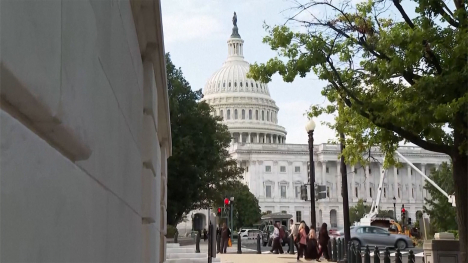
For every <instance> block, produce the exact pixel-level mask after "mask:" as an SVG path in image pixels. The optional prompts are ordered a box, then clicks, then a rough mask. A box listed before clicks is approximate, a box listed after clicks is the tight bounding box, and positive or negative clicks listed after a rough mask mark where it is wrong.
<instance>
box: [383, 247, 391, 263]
mask: <svg viewBox="0 0 468 263" xmlns="http://www.w3.org/2000/svg"><path fill="white" fill-rule="evenodd" d="M383 262H384V263H390V262H391V260H390V250H389V249H388V247H387V248H385V252H384V259H383Z"/></svg>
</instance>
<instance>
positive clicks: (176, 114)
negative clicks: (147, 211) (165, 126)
mask: <svg viewBox="0 0 468 263" xmlns="http://www.w3.org/2000/svg"><path fill="white" fill-rule="evenodd" d="M166 71H167V80H168V89H169V105H170V111H171V113H170V117H171V131H172V156H171V157H170V158H169V159H168V174H169V176H168V183H167V188H168V193H167V195H168V196H167V199H168V200H167V202H168V205H167V221H168V224H169V225H176V224H177V223H179V222H181V221H182V219H183V217H184V215H185V214H187V213H188V212H189V211H192V210H195V209H201V208H207V207H208V206H209V205H211V204H212V203H213V202H214V200H221V198H222V194H223V192H224V191H226V189H231V188H232V185H233V184H235V183H236V181H237V180H238V179H240V178H241V174H242V172H243V171H242V169H241V168H240V167H237V163H236V161H235V160H233V159H232V158H231V157H230V154H229V152H228V151H227V148H228V147H229V143H230V141H231V135H230V133H229V132H228V130H227V127H226V126H225V125H223V124H221V123H220V122H219V121H220V117H215V116H212V115H211V114H210V112H211V108H210V106H209V105H208V104H207V103H205V102H200V99H201V98H202V93H201V90H198V91H192V89H191V87H190V84H189V83H188V82H187V80H186V79H185V78H184V76H183V74H182V70H181V69H180V68H176V67H175V65H174V64H173V63H172V61H171V58H170V55H169V54H167V55H166Z"/></svg>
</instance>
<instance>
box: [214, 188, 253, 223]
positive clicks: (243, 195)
mask: <svg viewBox="0 0 468 263" xmlns="http://www.w3.org/2000/svg"><path fill="white" fill-rule="evenodd" d="M227 193H230V194H229V196H233V197H234V210H233V220H234V229H238V228H239V227H248V226H253V224H255V223H257V222H258V221H260V218H261V210H260V206H259V205H258V200H257V198H256V197H255V196H254V195H253V194H252V193H251V192H250V190H249V187H247V186H246V185H245V184H243V183H241V182H240V181H237V182H235V183H233V184H232V185H231V186H230V189H227ZM215 204H216V205H215V207H222V206H223V205H224V204H223V199H220V200H219V201H217V202H216V203H215Z"/></svg>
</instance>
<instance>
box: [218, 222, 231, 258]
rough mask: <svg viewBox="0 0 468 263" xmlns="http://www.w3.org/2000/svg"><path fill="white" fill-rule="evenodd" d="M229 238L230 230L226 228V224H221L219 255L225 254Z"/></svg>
mask: <svg viewBox="0 0 468 263" xmlns="http://www.w3.org/2000/svg"><path fill="white" fill-rule="evenodd" d="M229 238H231V230H229V228H228V227H227V226H226V223H223V228H222V229H221V249H220V250H221V254H223V253H224V254H226V249H227V246H228V241H229Z"/></svg>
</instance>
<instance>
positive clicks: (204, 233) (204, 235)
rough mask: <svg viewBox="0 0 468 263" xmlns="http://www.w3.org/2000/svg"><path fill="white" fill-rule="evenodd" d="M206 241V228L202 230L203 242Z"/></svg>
mask: <svg viewBox="0 0 468 263" xmlns="http://www.w3.org/2000/svg"><path fill="white" fill-rule="evenodd" d="M207 239H208V232H206V228H205V229H203V241H204V242H206V240H207Z"/></svg>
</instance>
